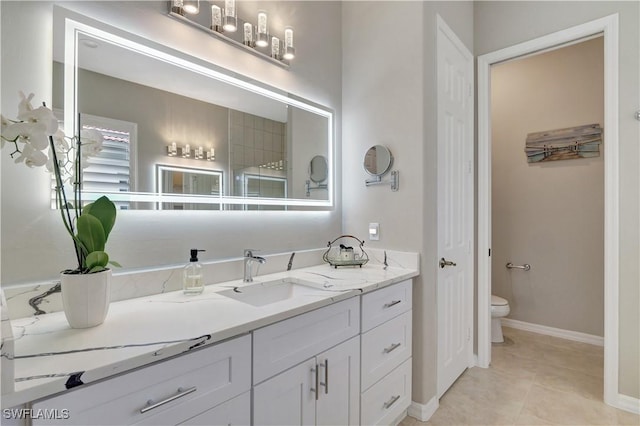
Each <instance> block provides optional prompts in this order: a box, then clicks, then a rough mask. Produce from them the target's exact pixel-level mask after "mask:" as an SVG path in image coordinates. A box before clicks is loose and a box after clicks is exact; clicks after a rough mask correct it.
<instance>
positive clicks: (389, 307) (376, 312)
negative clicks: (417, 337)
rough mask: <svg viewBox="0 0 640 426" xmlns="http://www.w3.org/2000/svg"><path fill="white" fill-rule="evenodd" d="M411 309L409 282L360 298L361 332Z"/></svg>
mask: <svg viewBox="0 0 640 426" xmlns="http://www.w3.org/2000/svg"><path fill="white" fill-rule="evenodd" d="M410 309H411V280H407V281H403V282H401V283H400V284H394V285H392V286H389V287H386V288H383V289H381V290H376V291H374V292H371V293H368V294H365V295H364V296H362V332H363V333H364V332H365V331H368V330H371V329H372V328H373V327H375V326H377V325H380V324H382V323H383V322H385V321H388V320H390V319H391V318H393V317H397V316H398V315H400V314H401V313H403V312H407V311H408V310H410Z"/></svg>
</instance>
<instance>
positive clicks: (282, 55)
mask: <svg viewBox="0 0 640 426" xmlns="http://www.w3.org/2000/svg"><path fill="white" fill-rule="evenodd" d="M0 1H1V0H0ZM208 3H209V4H210V5H211V24H210V25H207V24H206V23H201V21H202V19H198V20H196V18H195V17H193V16H191V15H192V14H197V13H198V11H199V6H200V1H199V0H170V2H169V5H170V12H169V15H170V16H172V17H174V18H176V19H179V20H181V21H182V22H184V23H188V24H190V25H192V26H195V27H198V28H200V29H203V30H206V31H207V32H209V33H210V34H211V35H214V36H215V37H218V38H220V39H221V40H223V41H225V42H227V43H230V44H233V45H235V46H237V47H241V48H243V49H246V50H248V51H250V52H251V53H253V54H254V55H256V56H260V57H262V58H263V59H267V60H269V61H271V62H273V63H275V64H277V65H280V66H281V67H284V68H288V67H289V64H290V62H289V61H291V60H292V59H294V58H295V47H294V44H293V29H292V28H291V27H285V29H284V37H276V36H274V35H273V34H270V32H269V18H268V14H267V12H266V11H263V10H261V11H259V12H258V16H257V22H250V21H246V20H244V19H241V18H240V17H238V15H237V9H236V2H235V0H224V9H223V8H222V4H221V3H222V0H210V1H209V2H208ZM215 3H218V4H215ZM254 24H255V25H254ZM238 28H239V29H240V31H238Z"/></svg>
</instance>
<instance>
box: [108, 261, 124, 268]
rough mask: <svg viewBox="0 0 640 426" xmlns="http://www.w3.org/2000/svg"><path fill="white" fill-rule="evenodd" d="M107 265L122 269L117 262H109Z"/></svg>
mask: <svg viewBox="0 0 640 426" xmlns="http://www.w3.org/2000/svg"><path fill="white" fill-rule="evenodd" d="M109 265H113V266H115V267H118V268H122V265H121V264H119V263H118V262H116V261H115V260H110V261H109Z"/></svg>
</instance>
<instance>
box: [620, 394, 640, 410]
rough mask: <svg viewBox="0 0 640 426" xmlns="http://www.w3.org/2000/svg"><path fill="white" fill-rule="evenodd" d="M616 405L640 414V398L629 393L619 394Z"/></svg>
mask: <svg viewBox="0 0 640 426" xmlns="http://www.w3.org/2000/svg"><path fill="white" fill-rule="evenodd" d="M614 403H615V405H614V407H616V408H619V409H621V410H624V411H628V412H630V413H633V414H640V399H638V398H633V397H631V396H628V395H623V394H621V393H619V394H618V396H617V398H616V400H615V402H614Z"/></svg>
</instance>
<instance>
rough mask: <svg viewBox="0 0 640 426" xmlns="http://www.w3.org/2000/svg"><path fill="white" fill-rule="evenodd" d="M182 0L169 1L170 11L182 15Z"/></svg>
mask: <svg viewBox="0 0 640 426" xmlns="http://www.w3.org/2000/svg"><path fill="white" fill-rule="evenodd" d="M183 4H184V2H183V0H173V1H172V2H171V11H172V12H173V13H177V14H180V15H184V9H183V8H182V6H183Z"/></svg>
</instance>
